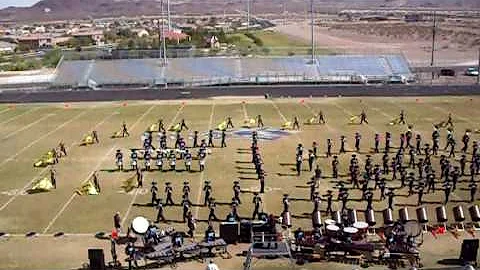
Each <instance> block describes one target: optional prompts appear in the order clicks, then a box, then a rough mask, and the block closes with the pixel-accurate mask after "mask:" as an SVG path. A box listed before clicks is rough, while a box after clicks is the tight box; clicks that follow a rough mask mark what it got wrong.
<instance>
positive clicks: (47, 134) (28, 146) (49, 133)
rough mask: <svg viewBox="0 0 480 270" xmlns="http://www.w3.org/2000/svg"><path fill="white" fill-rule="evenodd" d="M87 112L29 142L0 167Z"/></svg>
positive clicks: (1, 163) (0, 165)
mask: <svg viewBox="0 0 480 270" xmlns="http://www.w3.org/2000/svg"><path fill="white" fill-rule="evenodd" d="M86 113H87V111H82V112H81V113H79V114H77V115H76V116H75V117H73V118H70V120H68V121H65V122H64V123H63V124H61V125H60V126H58V127H57V128H55V129H54V130H52V131H50V132H48V133H45V134H44V135H43V136H40V137H38V138H37V139H36V140H34V141H32V142H30V143H29V144H27V145H26V146H25V147H23V148H22V149H20V150H19V151H17V152H16V153H15V154H14V155H12V156H11V157H9V158H7V159H5V160H3V161H2V162H0V167H3V165H5V164H7V163H8V162H9V161H12V160H14V159H15V158H16V157H18V156H19V155H20V154H21V153H23V152H24V151H25V150H27V149H29V148H30V147H32V146H33V145H35V144H36V143H38V142H39V141H41V140H43V139H44V138H46V137H48V136H50V135H51V134H53V133H55V132H57V131H58V130H60V129H61V128H63V127H64V126H66V125H68V124H70V123H71V122H73V121H75V120H77V119H78V118H80V117H81V116H83V115H84V114H86Z"/></svg>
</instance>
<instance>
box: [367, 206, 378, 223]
mask: <svg viewBox="0 0 480 270" xmlns="http://www.w3.org/2000/svg"><path fill="white" fill-rule="evenodd" d="M365 220H366V221H367V223H368V225H369V226H375V225H376V224H377V222H376V221H375V211H374V210H373V209H368V210H367V211H365Z"/></svg>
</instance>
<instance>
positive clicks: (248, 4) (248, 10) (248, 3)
mask: <svg viewBox="0 0 480 270" xmlns="http://www.w3.org/2000/svg"><path fill="white" fill-rule="evenodd" d="M249 30H250V0H247V32H248V31H249Z"/></svg>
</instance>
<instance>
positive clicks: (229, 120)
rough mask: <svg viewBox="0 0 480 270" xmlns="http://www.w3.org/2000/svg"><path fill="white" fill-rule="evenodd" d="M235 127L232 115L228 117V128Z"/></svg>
mask: <svg viewBox="0 0 480 270" xmlns="http://www.w3.org/2000/svg"><path fill="white" fill-rule="evenodd" d="M229 127H231V128H233V122H232V117H230V116H229V117H227V128H229Z"/></svg>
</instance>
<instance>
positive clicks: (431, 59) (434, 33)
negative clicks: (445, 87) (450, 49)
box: [430, 11, 437, 80]
mask: <svg viewBox="0 0 480 270" xmlns="http://www.w3.org/2000/svg"><path fill="white" fill-rule="evenodd" d="M436 24H437V20H436V13H435V11H434V12H433V26H432V55H431V58H430V67H432V80H433V79H434V77H435V74H434V72H433V64H434V60H435V36H436V32H437V30H436V27H437V26H436Z"/></svg>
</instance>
